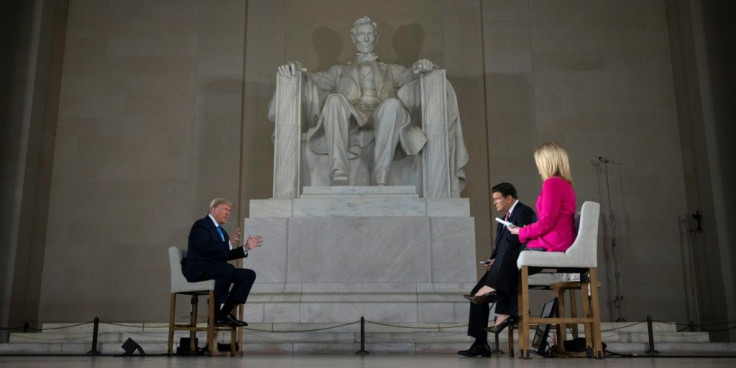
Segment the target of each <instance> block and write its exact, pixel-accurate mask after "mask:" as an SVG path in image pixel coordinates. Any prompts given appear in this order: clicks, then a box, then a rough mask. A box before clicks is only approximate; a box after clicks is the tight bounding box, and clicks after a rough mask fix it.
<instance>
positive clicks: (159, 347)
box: [0, 321, 736, 355]
mask: <svg viewBox="0 0 736 368" xmlns="http://www.w3.org/2000/svg"><path fill="white" fill-rule="evenodd" d="M201 326H204V324H201ZM642 326H643V327H642ZM674 326H675V325H674V324H673V323H664V322H658V323H654V324H653V330H654V341H655V348H656V349H657V350H658V351H660V353H663V354H676V353H700V352H707V353H710V354H717V353H726V352H730V353H733V352H734V351H736V349H734V348H736V344H730V345H729V344H726V345H724V344H712V343H708V333H706V332H677V331H676V329H675V327H674ZM43 327H44V332H41V333H38V332H37V333H11V334H10V343H8V344H0V354H86V353H87V352H88V351H90V350H91V343H92V330H93V324H91V323H86V324H74V323H45V324H44V325H43ZM601 327H602V338H603V341H604V342H605V343H606V344H607V345H608V349H609V350H611V351H614V352H618V353H627V354H629V353H633V354H643V353H644V352H645V351H647V349H648V348H649V347H648V341H649V340H648V338H649V336H648V334H647V332H646V323H631V322H628V323H616V322H604V323H602V326H601ZM365 330H366V331H365V333H364V336H365V345H366V349H367V350H368V351H372V352H383V353H419V352H422V353H430V352H431V353H454V352H456V351H457V350H462V349H465V348H467V345H468V344H469V343H470V342H471V340H472V339H471V338H469V337H468V336H467V335H466V333H465V332H466V326H464V325H460V324H453V323H392V324H377V323H372V322H370V321H369V322H366V324H365ZM579 330H580V331H581V335H582V331H583V329H582V326H580V329H579ZM530 333H532V334H533V333H534V331H530ZM188 336H189V333H188V332H185V331H177V332H176V333H175V336H174V344H175V346H176V345H178V343H179V339H180V338H182V337H188ZM198 336H199V339H200V341H201V342H200V344H199V345H200V346H202V345H203V344H204V340H205V337H204V333H199V334H198ZM571 337H572V336H571V335H570V334H568V338H571ZM128 338H132V339H133V340H134V341H136V342H137V343H138V344H140V345H141V347H142V348H143V349H144V350H145V351H146V353H147V354H164V353H166V352H167V339H168V324H167V323H115V324H112V323H100V325H99V333H98V337H97V341H98V351H99V352H100V353H102V354H106V355H110V354H113V355H114V354H121V353H122V348H121V345H122V344H123V342H124V341H125V340H127V339H128ZM229 338H230V334H229V332H220V333H219V337H218V341H219V342H220V343H223V342H227V341H229ZM360 338H361V334H360V325H359V324H357V323H350V324H344V325H336V324H335V323H251V325H250V326H249V327H248V328H247V329H246V330H245V331H244V341H245V344H244V347H243V349H244V352H246V353H346V352H355V351H357V350H359V348H360ZM489 339H490V341H491V343H493V340H494V336H493V335H489ZM507 339H508V334H507V333H506V332H505V331H504V332H503V333H501V334H499V346H500V348H501V349H502V350H507V349H508V341H507ZM729 349H730V350H729Z"/></svg>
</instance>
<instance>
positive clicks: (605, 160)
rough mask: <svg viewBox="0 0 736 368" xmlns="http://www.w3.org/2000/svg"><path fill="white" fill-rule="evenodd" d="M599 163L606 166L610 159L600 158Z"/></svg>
mask: <svg viewBox="0 0 736 368" xmlns="http://www.w3.org/2000/svg"><path fill="white" fill-rule="evenodd" d="M598 161H600V162H602V163H604V164H607V163H608V162H609V161H608V159H607V158H605V157H603V156H598Z"/></svg>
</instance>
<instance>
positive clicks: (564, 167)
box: [509, 142, 576, 252]
mask: <svg viewBox="0 0 736 368" xmlns="http://www.w3.org/2000/svg"><path fill="white" fill-rule="evenodd" d="M534 161H535V162H536V164H537V170H539V175H540V176H541V177H542V181H543V182H542V190H541V191H540V192H539V197H538V198H537V218H538V220H537V222H534V223H532V224H531V225H529V226H524V227H521V228H518V227H514V228H509V231H510V232H511V233H512V234H518V235H519V241H520V242H521V243H526V247H527V248H543V249H544V250H546V251H548V252H564V251H565V250H567V248H569V247H570V245H572V243H573V241H575V236H576V231H575V190H574V189H573V187H572V176H571V175H570V161H569V159H568V157H567V152H566V151H565V149H564V148H562V146H560V145H559V144H558V143H556V142H547V143H544V144H542V145H541V146H539V148H537V150H536V151H534Z"/></svg>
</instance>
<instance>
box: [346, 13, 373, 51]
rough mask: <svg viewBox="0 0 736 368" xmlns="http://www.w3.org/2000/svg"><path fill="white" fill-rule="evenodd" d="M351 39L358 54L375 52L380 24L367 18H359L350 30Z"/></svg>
mask: <svg viewBox="0 0 736 368" xmlns="http://www.w3.org/2000/svg"><path fill="white" fill-rule="evenodd" d="M350 38H351V39H352V40H353V43H354V44H355V47H356V48H357V49H358V52H362V53H370V52H373V47H374V46H375V45H376V41H377V40H378V24H376V22H374V21H373V20H371V18H368V17H366V16H364V17H361V18H359V19H358V20H356V21H355V23H353V28H351V29H350Z"/></svg>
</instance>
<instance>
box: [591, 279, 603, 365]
mask: <svg viewBox="0 0 736 368" xmlns="http://www.w3.org/2000/svg"><path fill="white" fill-rule="evenodd" d="M589 285H590V304H591V313H592V317H593V323H592V325H593V331H592V333H593V342H594V346H593V355H594V356H595V357H596V358H599V359H602V358H603V342H602V341H601V315H600V307H599V305H598V271H597V269H596V268H595V267H591V268H590V284H589Z"/></svg>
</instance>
